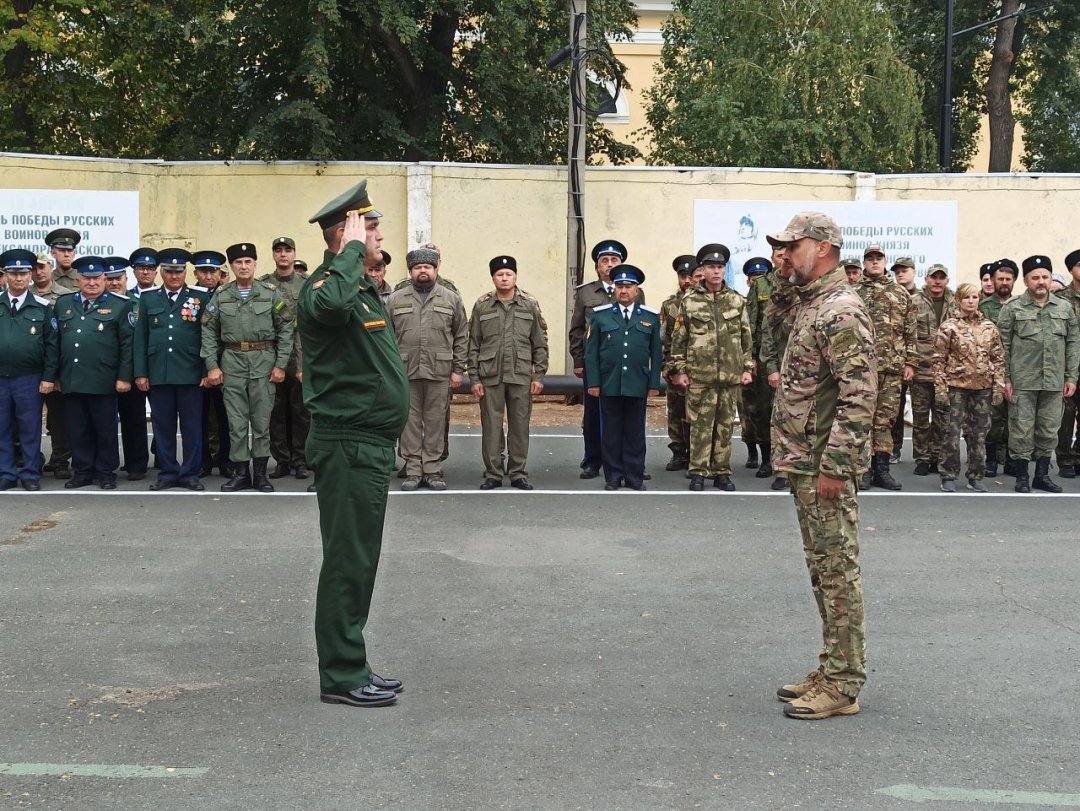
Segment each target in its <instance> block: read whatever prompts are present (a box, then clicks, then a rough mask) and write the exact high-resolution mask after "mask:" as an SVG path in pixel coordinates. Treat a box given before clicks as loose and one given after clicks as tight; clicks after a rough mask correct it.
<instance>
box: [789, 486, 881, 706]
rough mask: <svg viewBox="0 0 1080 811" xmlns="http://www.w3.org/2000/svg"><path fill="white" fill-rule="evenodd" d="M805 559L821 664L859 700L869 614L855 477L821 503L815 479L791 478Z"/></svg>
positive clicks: (841, 687) (830, 677) (842, 688)
mask: <svg viewBox="0 0 1080 811" xmlns="http://www.w3.org/2000/svg"><path fill="white" fill-rule="evenodd" d="M788 480H789V481H790V484H791V491H792V493H793V494H794V496H795V512H796V514H797V515H798V518H799V531H800V532H801V533H802V541H803V554H804V555H805V556H806V568H807V569H808V570H809V572H810V586H811V588H812V589H813V590H814V600H815V601H816V602H817V607H818V613H819V614H820V615H821V636H822V651H821V654H820V655H819V657H818V659H819V664H820V665H821V670H822V672H823V673H824V674H825V677H826V678H827V679H828V680H829V681H831V682H833V684H835V685H836V687H837V689H839V690H840V692H841V693H843V694H844V695H847V696H851V697H853V698H854V697H856V696H858V695H859V691H860V690H861V689H862V686H863V684H864V683H865V682H866V615H865V613H864V611H863V592H862V571H861V569H860V567H859V502H858V501H857V500H856V498H855V479H854V478H851V479H849V480H848V481H847V483H846V485H845V486H844V491H843V492H842V493H841V494H840V497H839V498H836V499H822V498H821V497H820V496H818V492H817V476H808V475H805V474H799V473H789V474H788Z"/></svg>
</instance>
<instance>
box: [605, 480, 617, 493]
mask: <svg viewBox="0 0 1080 811" xmlns="http://www.w3.org/2000/svg"><path fill="white" fill-rule="evenodd" d="M604 489H605V490H607V491H608V492H611V491H613V490H618V489H619V483H618V482H605V483H604Z"/></svg>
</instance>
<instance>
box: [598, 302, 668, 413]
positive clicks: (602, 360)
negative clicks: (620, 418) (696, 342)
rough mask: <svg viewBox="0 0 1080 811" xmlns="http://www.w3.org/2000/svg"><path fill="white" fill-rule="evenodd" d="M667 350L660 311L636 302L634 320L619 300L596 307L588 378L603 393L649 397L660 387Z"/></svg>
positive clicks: (616, 395) (604, 394) (611, 395)
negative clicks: (662, 341) (624, 313)
mask: <svg viewBox="0 0 1080 811" xmlns="http://www.w3.org/2000/svg"><path fill="white" fill-rule="evenodd" d="M663 365H664V350H663V348H662V347H661V345H660V313H658V312H656V310H653V309H651V308H649V307H643V306H641V305H640V304H638V305H635V307H634V311H633V314H632V315H631V316H630V323H629V324H627V323H626V321H625V320H624V319H623V316H622V308H621V307H620V306H619V305H617V304H601V305H600V306H599V307H594V308H593V311H592V315H591V316H590V317H589V337H588V338H587V339H586V340H585V378H586V379H587V380H588V381H589V385H590V386H599V387H600V396H602V397H647V396H648V395H649V389H656V390H657V391H659V390H660V371H661V369H662V368H663Z"/></svg>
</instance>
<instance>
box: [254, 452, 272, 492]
mask: <svg viewBox="0 0 1080 811" xmlns="http://www.w3.org/2000/svg"><path fill="white" fill-rule="evenodd" d="M268 461H269V457H267V456H260V457H259V458H258V459H253V460H252V468H253V469H254V475H253V476H252V477H251V483H252V485H253V486H254V487H255V489H256V490H258V491H259V492H260V493H273V492H274V485H272V484H270V479H268V478H267V477H266V463H267V462H268Z"/></svg>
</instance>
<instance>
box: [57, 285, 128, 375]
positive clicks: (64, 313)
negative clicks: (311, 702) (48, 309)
mask: <svg viewBox="0 0 1080 811" xmlns="http://www.w3.org/2000/svg"><path fill="white" fill-rule="evenodd" d="M133 305H134V302H132V301H131V300H130V299H129V298H128V297H127V296H121V295H119V294H117V293H109V292H105V293H102V294H101V295H100V296H98V299H97V301H95V302H94V303H93V304H91V305H90V309H89V311H88V312H85V313H84V312H83V298H82V294H81V293H69V294H68V295H66V296H60V298H58V299H57V300H56V304H55V305H54V308H55V311H56V321H57V326H58V329H59V332H60V390H61V391H62V392H64V393H65V394H114V393H115V392H116V383H117V381H123V382H125V383H130V382H131V381H132V380H133V379H134V377H135V376H134V370H133V368H132V343H133V341H132V338H133V333H134V322H135V313H134V311H133Z"/></svg>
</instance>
